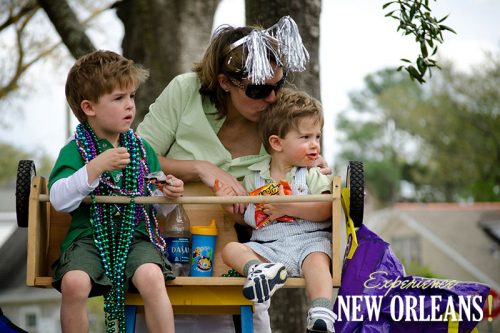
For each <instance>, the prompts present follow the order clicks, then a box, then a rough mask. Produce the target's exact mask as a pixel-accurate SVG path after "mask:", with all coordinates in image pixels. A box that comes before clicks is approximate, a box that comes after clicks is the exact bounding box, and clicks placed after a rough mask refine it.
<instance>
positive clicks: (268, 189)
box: [249, 180, 293, 229]
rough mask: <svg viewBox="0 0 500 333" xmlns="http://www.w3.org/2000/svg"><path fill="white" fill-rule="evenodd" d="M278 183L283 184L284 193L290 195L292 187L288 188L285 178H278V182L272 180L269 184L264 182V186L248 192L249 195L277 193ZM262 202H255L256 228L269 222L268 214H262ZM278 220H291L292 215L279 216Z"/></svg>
mask: <svg viewBox="0 0 500 333" xmlns="http://www.w3.org/2000/svg"><path fill="white" fill-rule="evenodd" d="M280 185H282V186H283V190H284V192H285V195H291V194H292V189H291V188H290V185H289V184H288V182H287V181H286V180H280V182H279V183H278V182H272V183H269V184H266V185H264V186H261V187H259V188H257V189H255V190H253V191H252V192H250V193H249V195H252V196H256V195H279V191H280ZM263 205H264V204H261V203H257V204H255V226H256V228H257V229H259V228H262V227H264V226H266V225H268V224H269V223H271V222H272V221H271V219H270V218H269V216H268V215H266V214H264V212H263V211H262V206H263ZM276 220H277V221H279V222H292V221H293V217H290V216H286V215H285V216H281V217H279V218H277V219H276Z"/></svg>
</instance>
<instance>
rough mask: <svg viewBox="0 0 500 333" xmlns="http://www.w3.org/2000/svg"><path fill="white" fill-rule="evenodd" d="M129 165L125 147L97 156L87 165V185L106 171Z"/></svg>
mask: <svg viewBox="0 0 500 333" xmlns="http://www.w3.org/2000/svg"><path fill="white" fill-rule="evenodd" d="M129 163H130V154H129V153H128V151H127V148H125V147H119V148H111V149H108V150H106V151H105V152H103V153H101V154H99V155H98V156H97V157H96V158H94V159H93V160H92V161H90V162H89V163H88V165H87V173H88V178H89V183H92V182H93V181H94V180H96V179H97V178H98V177H100V176H101V175H102V174H103V173H104V172H106V171H114V170H120V169H123V168H125V167H126V166H127V165H128V164H129Z"/></svg>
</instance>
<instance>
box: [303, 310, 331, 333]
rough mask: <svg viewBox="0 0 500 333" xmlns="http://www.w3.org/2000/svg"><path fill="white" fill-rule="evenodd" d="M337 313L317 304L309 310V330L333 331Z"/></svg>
mask: <svg viewBox="0 0 500 333" xmlns="http://www.w3.org/2000/svg"><path fill="white" fill-rule="evenodd" d="M336 319H337V315H336V314H335V313H333V311H331V310H330V309H327V308H324V307H320V306H316V307H314V308H310V309H309V311H308V312H307V332H308V333H309V332H311V333H312V332H322V333H325V332H326V333H333V332H335V328H334V327H333V324H334V323H335V320H336Z"/></svg>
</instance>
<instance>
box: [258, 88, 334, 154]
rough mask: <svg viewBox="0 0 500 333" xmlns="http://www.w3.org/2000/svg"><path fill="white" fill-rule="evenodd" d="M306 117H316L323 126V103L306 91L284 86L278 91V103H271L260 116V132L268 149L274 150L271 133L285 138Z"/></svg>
mask: <svg viewBox="0 0 500 333" xmlns="http://www.w3.org/2000/svg"><path fill="white" fill-rule="evenodd" d="M304 117H312V118H314V119H315V121H316V122H317V123H319V124H320V126H321V128H323V124H324V118H323V110H322V107H321V103H320V102H319V101H318V100H317V99H316V98H314V97H312V96H310V95H308V94H307V93H305V92H302V91H297V90H293V89H290V88H282V89H281V90H280V91H279V92H278V96H277V101H276V103H274V104H272V105H270V106H269V108H268V109H267V110H266V111H264V112H262V115H261V116H260V120H259V132H260V136H261V140H262V144H263V145H264V148H265V149H266V151H267V152H268V153H271V152H272V148H271V145H270V144H269V137H270V136H271V135H277V136H278V137H280V138H284V137H285V135H286V134H287V133H288V132H289V131H290V130H292V129H297V126H298V124H299V120H300V119H301V118H304Z"/></svg>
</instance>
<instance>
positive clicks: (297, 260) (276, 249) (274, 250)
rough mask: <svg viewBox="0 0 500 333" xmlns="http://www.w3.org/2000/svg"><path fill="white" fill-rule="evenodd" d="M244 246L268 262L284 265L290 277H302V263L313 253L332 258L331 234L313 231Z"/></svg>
mask: <svg viewBox="0 0 500 333" xmlns="http://www.w3.org/2000/svg"><path fill="white" fill-rule="evenodd" d="M245 245H246V246H248V247H249V248H251V249H252V250H253V251H254V252H255V253H257V254H259V255H260V256H262V257H264V258H265V259H267V260H268V261H269V262H279V263H282V264H283V265H285V267H286V270H287V271H288V274H289V275H290V276H295V277H298V276H303V273H302V263H303V262H304V259H305V258H306V257H307V256H308V255H309V254H311V253H313V252H323V253H325V254H326V255H327V256H328V257H330V259H331V258H332V233H331V232H328V231H314V232H310V233H306V234H301V235H295V236H290V237H286V238H282V239H278V240H275V241H270V242H255V241H254V242H248V243H245Z"/></svg>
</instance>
